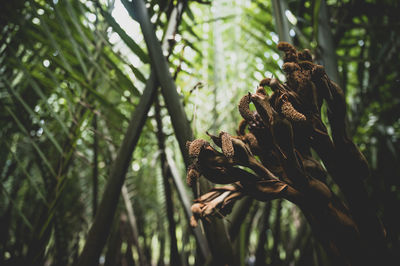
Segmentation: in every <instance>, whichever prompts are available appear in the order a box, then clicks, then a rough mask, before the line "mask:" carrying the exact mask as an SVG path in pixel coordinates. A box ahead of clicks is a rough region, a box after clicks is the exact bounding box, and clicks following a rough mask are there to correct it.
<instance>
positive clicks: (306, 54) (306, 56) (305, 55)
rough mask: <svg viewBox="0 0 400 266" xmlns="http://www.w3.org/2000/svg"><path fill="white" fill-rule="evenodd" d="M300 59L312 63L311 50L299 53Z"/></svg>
mask: <svg viewBox="0 0 400 266" xmlns="http://www.w3.org/2000/svg"><path fill="white" fill-rule="evenodd" d="M298 57H299V60H302V61H310V62H312V55H311V52H310V50H308V49H304V50H303V51H301V52H298Z"/></svg>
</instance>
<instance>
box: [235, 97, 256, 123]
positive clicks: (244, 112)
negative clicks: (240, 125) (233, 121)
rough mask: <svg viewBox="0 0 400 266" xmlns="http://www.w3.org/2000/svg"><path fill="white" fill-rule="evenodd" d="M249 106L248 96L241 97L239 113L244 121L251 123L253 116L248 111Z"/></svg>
mask: <svg viewBox="0 0 400 266" xmlns="http://www.w3.org/2000/svg"><path fill="white" fill-rule="evenodd" d="M249 104H250V95H245V96H243V97H242V99H240V102H239V113H240V115H241V116H242V117H243V118H244V119H245V120H246V121H248V122H251V121H253V120H254V114H253V112H252V111H250V108H249Z"/></svg>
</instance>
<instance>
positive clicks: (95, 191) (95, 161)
mask: <svg viewBox="0 0 400 266" xmlns="http://www.w3.org/2000/svg"><path fill="white" fill-rule="evenodd" d="M93 131H94V133H93V188H92V189H93V201H92V210H93V218H94V217H95V216H96V212H97V195H98V186H99V169H98V156H99V155H98V154H99V138H98V136H97V115H96V114H94V115H93Z"/></svg>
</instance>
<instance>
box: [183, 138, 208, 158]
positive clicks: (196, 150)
mask: <svg viewBox="0 0 400 266" xmlns="http://www.w3.org/2000/svg"><path fill="white" fill-rule="evenodd" d="M188 144H189V145H188ZM208 145H209V143H208V142H207V141H205V140H204V139H195V140H193V141H192V142H190V143H187V144H186V146H189V157H190V158H197V157H198V156H199V154H200V151H201V149H202V148H203V147H205V146H208Z"/></svg>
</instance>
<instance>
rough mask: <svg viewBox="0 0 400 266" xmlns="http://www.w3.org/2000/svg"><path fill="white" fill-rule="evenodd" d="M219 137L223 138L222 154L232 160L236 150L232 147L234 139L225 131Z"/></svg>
mask: <svg viewBox="0 0 400 266" xmlns="http://www.w3.org/2000/svg"><path fill="white" fill-rule="evenodd" d="M219 135H220V137H221V143H222V145H221V146H222V147H221V148H222V152H223V153H224V155H225V156H226V157H227V158H228V159H230V158H232V157H233V156H234V155H235V150H234V149H233V145H232V139H231V138H232V137H231V136H230V135H229V134H228V133H226V132H223V131H222V132H221V133H220V134H219Z"/></svg>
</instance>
